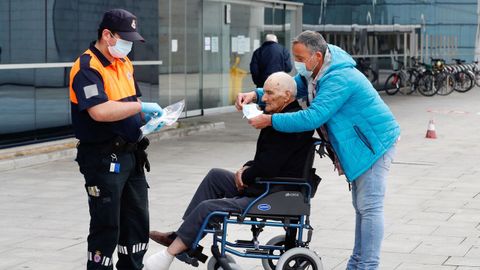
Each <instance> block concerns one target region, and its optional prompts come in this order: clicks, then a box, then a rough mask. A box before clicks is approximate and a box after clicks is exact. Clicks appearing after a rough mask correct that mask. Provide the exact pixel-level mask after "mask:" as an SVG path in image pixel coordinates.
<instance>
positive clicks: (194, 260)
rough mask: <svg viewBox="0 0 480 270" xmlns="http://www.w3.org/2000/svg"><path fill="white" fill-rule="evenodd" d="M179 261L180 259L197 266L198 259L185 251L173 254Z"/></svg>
mask: <svg viewBox="0 0 480 270" xmlns="http://www.w3.org/2000/svg"><path fill="white" fill-rule="evenodd" d="M175 257H176V258H177V259H178V260H179V261H182V262H184V263H186V264H190V265H191V266H193V267H198V265H199V264H198V259H197V258H195V257H190V256H188V254H187V253H186V252H182V253H180V254H178V255H177V256H175Z"/></svg>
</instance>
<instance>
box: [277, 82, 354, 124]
mask: <svg viewBox="0 0 480 270" xmlns="http://www.w3.org/2000/svg"><path fill="white" fill-rule="evenodd" d="M349 83H351V82H348V78H346V77H344V76H342V75H341V74H335V73H334V74H327V75H325V77H324V78H322V79H321V80H320V82H319V83H318V84H317V89H316V91H317V96H316V97H315V98H314V99H313V102H312V104H311V105H310V107H308V108H307V109H305V110H302V111H298V112H294V113H282V114H273V115H272V126H273V128H274V129H275V130H278V131H281V132H301V131H307V130H313V129H316V128H319V127H320V126H321V125H323V124H324V123H325V122H327V121H328V120H329V119H330V118H331V117H332V115H333V114H335V113H336V112H337V111H338V110H339V109H340V108H341V107H342V106H343V104H344V103H345V102H346V101H347V100H348V98H349V97H350V95H351V93H352V89H354V88H355V87H352V86H351V85H349Z"/></svg>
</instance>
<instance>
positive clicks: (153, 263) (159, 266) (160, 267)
mask: <svg viewBox="0 0 480 270" xmlns="http://www.w3.org/2000/svg"><path fill="white" fill-rule="evenodd" d="M173 259H175V256H172V255H170V253H168V252H167V249H164V250H162V251H160V252H157V253H155V254H153V255H152V256H150V257H149V258H148V259H147V260H146V261H145V267H144V269H145V270H168V268H170V264H172V262H173Z"/></svg>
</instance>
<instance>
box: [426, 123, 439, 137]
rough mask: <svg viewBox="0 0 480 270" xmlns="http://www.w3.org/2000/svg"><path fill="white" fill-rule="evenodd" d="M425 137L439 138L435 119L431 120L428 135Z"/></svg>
mask: <svg viewBox="0 0 480 270" xmlns="http://www.w3.org/2000/svg"><path fill="white" fill-rule="evenodd" d="M425 138H428V139H436V138H437V133H436V132H435V123H434V122H433V120H430V121H429V122H428V129H427V135H425Z"/></svg>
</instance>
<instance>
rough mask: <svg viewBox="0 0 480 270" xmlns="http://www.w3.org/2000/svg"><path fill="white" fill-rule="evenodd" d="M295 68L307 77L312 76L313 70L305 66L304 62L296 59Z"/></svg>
mask: <svg viewBox="0 0 480 270" xmlns="http://www.w3.org/2000/svg"><path fill="white" fill-rule="evenodd" d="M295 69H296V70H297V72H298V73H299V74H300V75H302V76H303V77H305V78H307V79H308V78H310V77H311V76H312V73H313V71H310V70H307V66H305V63H304V62H297V61H295Z"/></svg>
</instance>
